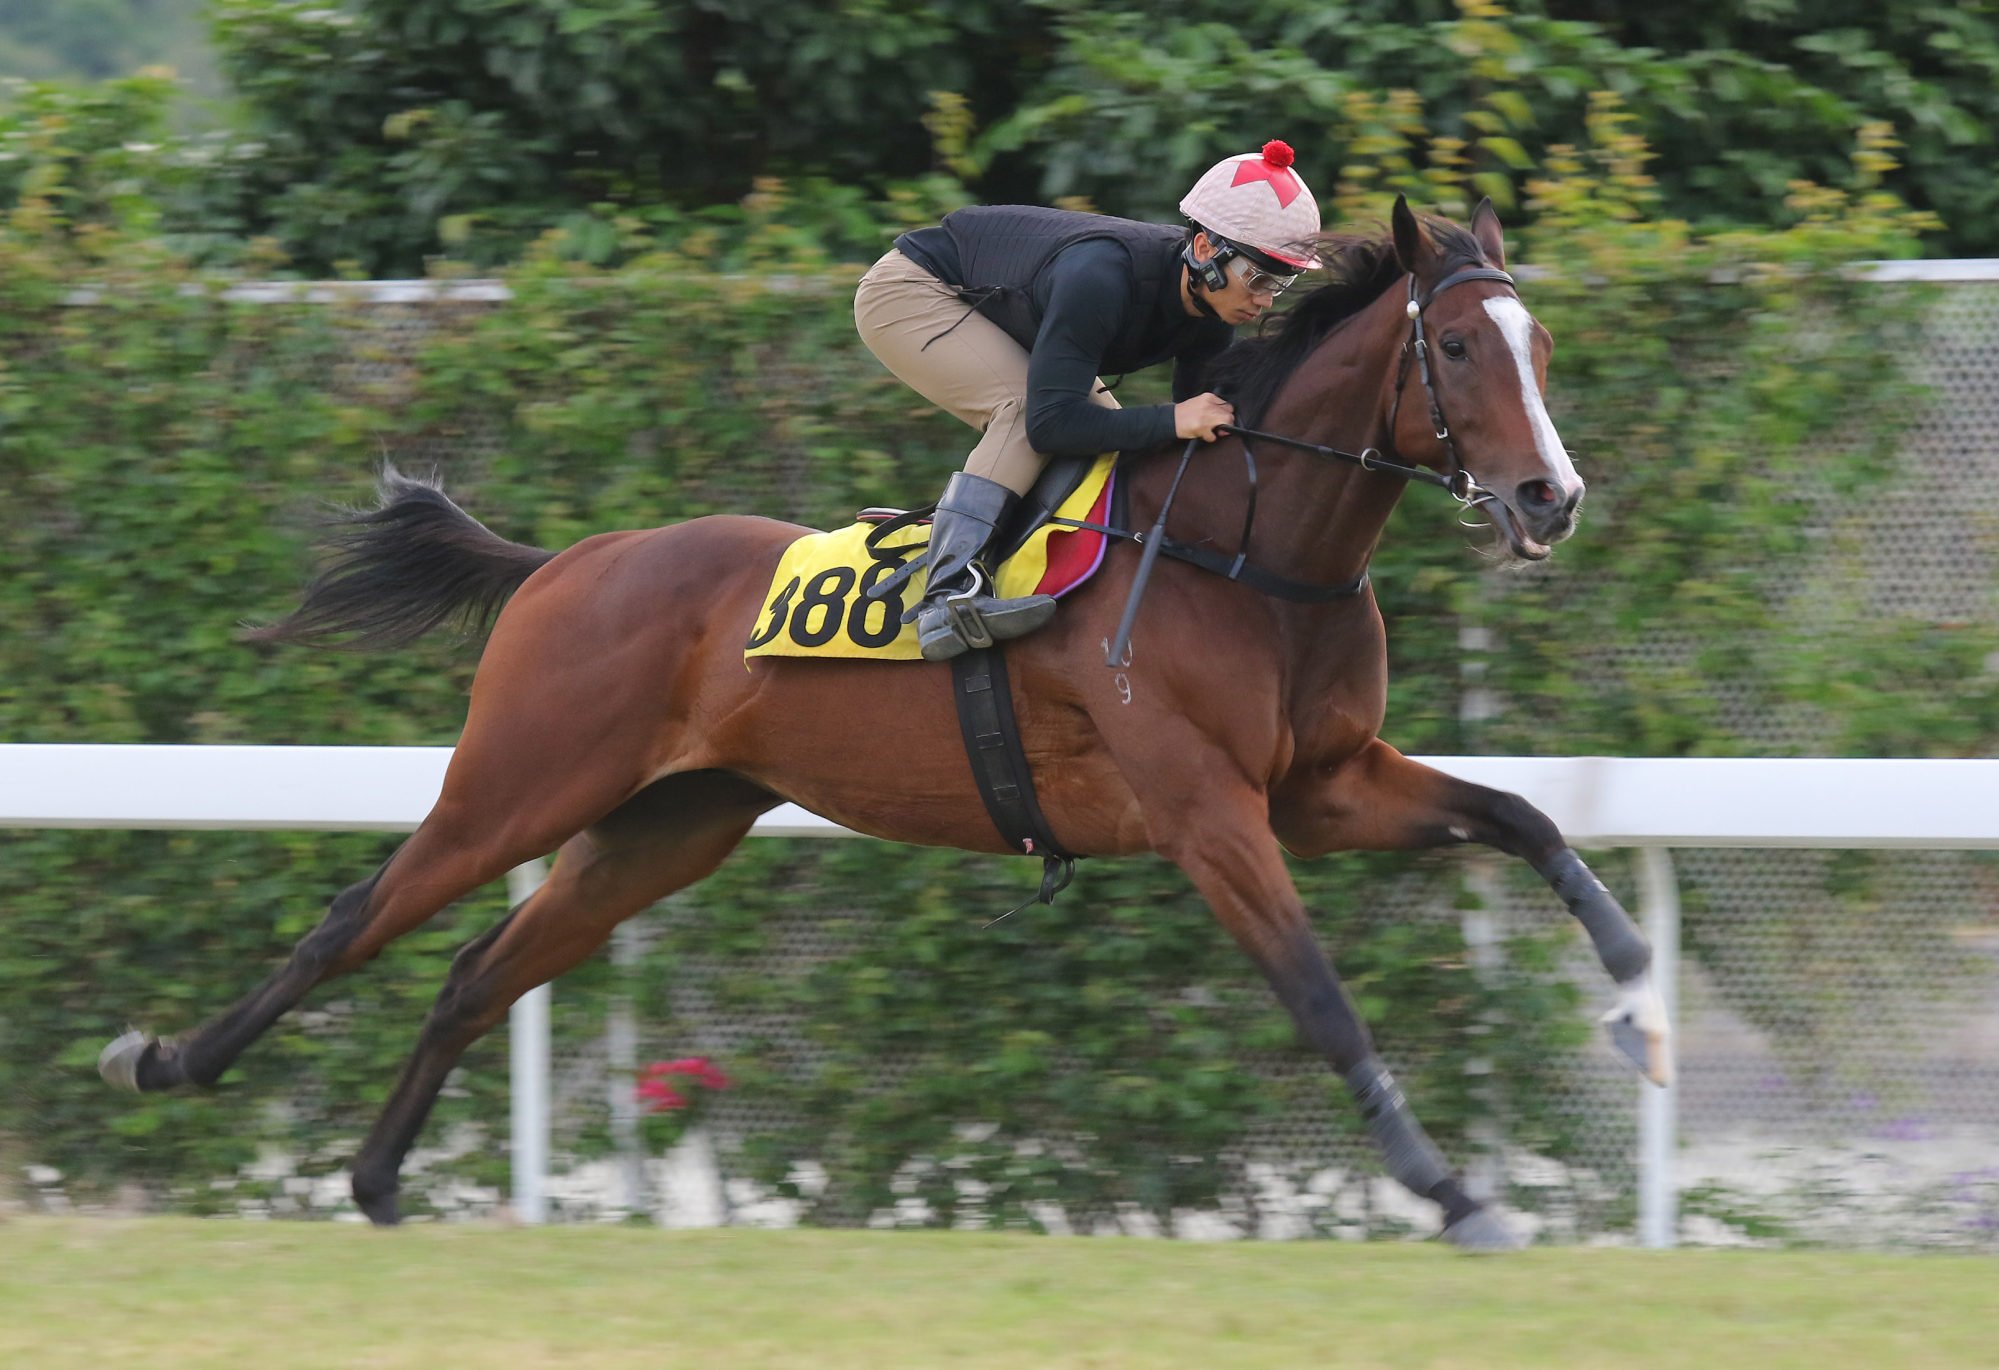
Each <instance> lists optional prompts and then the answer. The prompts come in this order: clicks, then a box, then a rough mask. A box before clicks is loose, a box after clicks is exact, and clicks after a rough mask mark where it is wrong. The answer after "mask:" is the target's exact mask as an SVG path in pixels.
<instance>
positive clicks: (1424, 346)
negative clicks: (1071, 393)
mask: <svg viewBox="0 0 1999 1370" xmlns="http://www.w3.org/2000/svg"><path fill="white" fill-rule="evenodd" d="M1469 281H1498V282H1501V283H1502V284H1504V285H1507V286H1511V287H1514V288H1515V289H1517V288H1518V287H1517V286H1516V285H1515V282H1514V280H1513V277H1511V276H1509V275H1508V274H1507V273H1506V272H1504V271H1501V270H1499V269H1498V268H1497V267H1490V266H1467V267H1461V268H1459V269H1458V270H1456V271H1454V272H1452V273H1451V274H1450V275H1448V276H1446V277H1444V279H1443V280H1441V281H1439V282H1437V284H1436V286H1435V287H1434V288H1433V289H1431V290H1430V291H1429V293H1428V294H1425V295H1422V296H1420V297H1419V296H1418V294H1417V291H1416V276H1415V273H1413V272H1412V273H1410V276H1409V304H1408V307H1407V312H1408V315H1409V338H1408V340H1407V341H1406V342H1404V343H1403V344H1402V360H1401V362H1400V363H1399V364H1398V365H1397V367H1396V372H1395V398H1394V400H1393V401H1392V402H1391V403H1390V405H1389V409H1388V442H1389V445H1390V446H1391V447H1392V446H1393V445H1394V443H1395V419H1396V416H1397V415H1398V414H1399V413H1400V412H1401V409H1402V391H1403V389H1404V387H1405V386H1406V385H1407V384H1408V380H1409V360H1410V358H1411V357H1412V356H1413V357H1414V358H1415V359H1416V367H1417V374H1418V375H1419V376H1420V377H1421V378H1422V381H1423V393H1424V394H1425V396H1427V397H1428V399H1429V401H1430V428H1431V431H1432V432H1434V433H1435V434H1436V435H1437V441H1439V442H1441V443H1443V444H1444V451H1445V452H1446V453H1448V454H1449V456H1450V459H1451V469H1450V471H1449V472H1448V473H1444V474H1440V473H1438V472H1436V471H1432V470H1430V469H1428V468H1427V467H1422V466H1414V465H1410V464H1408V463H1406V462H1397V461H1390V460H1389V459H1388V458H1387V457H1386V456H1385V455H1383V453H1382V451H1381V449H1380V448H1378V447H1367V448H1363V449H1361V450H1360V451H1358V452H1348V451H1345V450H1344V449H1342V448H1338V447H1328V446H1326V445H1325V444H1324V443H1317V442H1306V441H1304V440H1303V439H1301V438H1293V437H1287V436H1286V435H1284V434H1282V433H1266V432H1263V431H1261V430H1260V429H1255V428H1241V427H1238V426H1236V425H1235V424H1221V425H1218V426H1217V427H1216V429H1215V431H1216V432H1217V433H1226V434H1228V435H1230V436H1231V437H1235V438H1239V439H1241V440H1242V455H1243V460H1244V462H1245V463H1246V464H1247V467H1248V472H1247V477H1246V479H1247V481H1248V488H1249V502H1248V508H1247V509H1246V510H1245V512H1244V516H1243V525H1242V538H1241V540H1240V541H1239V542H1238V543H1237V546H1238V548H1239V550H1238V551H1237V553H1236V555H1235V556H1234V557H1225V556H1222V555H1221V554H1219V553H1216V552H1209V551H1206V550H1205V549H1203V548H1199V547H1195V546H1193V545H1191V544H1189V543H1184V542H1179V541H1176V540H1175V539H1173V538H1169V537H1167V536H1166V516H1167V514H1168V513H1169V512H1170V511H1171V510H1172V507H1173V500H1174V498H1175V496H1177V495H1178V494H1179V493H1180V478H1181V477H1182V476H1184V475H1186V474H1187V464H1188V462H1189V461H1190V460H1192V458H1193V456H1194V452H1195V450H1196V449H1197V448H1199V447H1200V446H1201V439H1199V438H1190V439H1188V441H1187V448H1186V450H1185V451H1184V452H1182V453H1181V454H1180V468H1179V470H1177V471H1176V472H1174V475H1173V484H1172V485H1171V486H1170V487H1169V488H1168V489H1167V492H1166V498H1165V500H1164V501H1162V502H1161V504H1160V506H1159V517H1158V518H1156V519H1154V520H1153V524H1152V530H1151V532H1149V533H1144V534H1141V533H1138V532H1136V531H1133V530H1130V529H1125V528H1112V527H1106V526H1104V525H1102V524H1095V523H1087V522H1083V521H1081V520H1076V519H1064V518H1056V519H1051V520H1050V522H1053V523H1059V524H1062V525H1063V526H1065V527H1070V528H1084V529H1089V530H1091V531H1093V532H1098V533H1104V534H1108V535H1109V536H1112V537H1118V538H1125V539H1128V540H1129V541H1132V542H1135V543H1137V544H1139V545H1140V546H1141V547H1143V548H1144V549H1145V553H1144V555H1143V556H1142V557H1141V558H1140V559H1139V563H1138V572H1137V574H1136V575H1134V576H1133V577H1132V581H1131V593H1130V595H1129V596H1128V597H1127V598H1126V600H1125V606H1124V615H1123V617H1122V618H1121V619H1119V621H1118V630H1117V636H1116V637H1115V638H1113V639H1112V640H1111V641H1110V642H1109V643H1107V644H1106V645H1105V648H1104V664H1105V665H1106V666H1109V667H1113V668H1115V667H1117V666H1118V665H1120V664H1121V663H1122V662H1123V659H1124V655H1125V648H1126V647H1127V646H1128V645H1129V644H1130V641H1131V629H1132V625H1133V623H1134V622H1135V621H1136V620H1137V618H1138V604H1139V600H1140V599H1141V598H1142V597H1143V596H1144V594H1145V587H1146V584H1147V582H1149V581H1150V580H1151V578H1152V567H1153V564H1154V563H1155V562H1156V561H1158V559H1159V557H1160V556H1161V554H1164V555H1166V556H1170V557H1173V558H1174V559H1175V560H1177V561H1185V562H1189V563H1191V564H1192V565H1195V566H1198V567H1200V568H1201V569H1203V570H1206V571H1212V572H1214V573H1215V574H1217V575H1220V576H1222V577H1223V578H1224V579H1227V580H1234V581H1240V582H1242V583H1244V584H1246V585H1249V586H1251V587H1252V588H1255V589H1258V590H1262V591H1263V592H1264V593H1265V594H1269V595H1274V596H1276V597H1277V598H1279V599H1290V600H1298V601H1302V602H1306V603H1324V602H1326V601H1329V600H1334V599H1345V598H1348V597H1350V596H1352V595H1357V594H1359V593H1360V592H1361V591H1362V590H1363V589H1365V588H1366V587H1367V572H1366V571H1362V572H1361V573H1360V574H1359V575H1358V576H1356V577H1355V578H1354V579H1353V580H1351V581H1348V582H1346V583H1344V584H1341V585H1309V584H1306V583H1305V582H1303V581H1295V580H1291V579H1289V578H1287V577H1284V576H1279V575H1274V574H1272V573H1271V572H1269V571H1265V570H1262V569H1260V568H1258V567H1255V566H1251V565H1250V564H1249V539H1250V534H1251V532H1253V531H1254V528H1255V523H1256V488H1257V480H1256V453H1255V452H1254V451H1253V450H1252V449H1251V447H1250V445H1249V440H1250V439H1251V438H1255V439H1257V440H1258V441H1261V442H1274V443H1277V444H1279V445H1280V446H1284V447H1290V448H1293V449H1295V450H1297V451H1300V452H1308V453H1310V454H1311V455H1313V456H1316V457H1329V458H1331V459H1333V460H1335V461H1345V462H1351V463H1352V464H1354V465H1355V466H1358V467H1360V469H1361V470H1363V471H1380V472H1383V473H1384V474H1387V475H1391V476H1401V477H1402V478H1403V479H1404V480H1411V481H1420V482H1422V483H1423V484H1425V485H1434V486H1437V487H1438V488H1440V489H1442V490H1443V491H1445V492H1446V493H1447V494H1449V495H1450V496H1451V497H1452V498H1453V499H1455V500H1457V501H1458V503H1459V504H1461V505H1463V506H1465V507H1466V508H1472V507H1475V506H1477V505H1480V504H1485V503H1488V502H1490V501H1492V500H1494V499H1497V498H1498V496H1496V495H1495V494H1493V492H1492V491H1490V490H1488V489H1486V488H1485V487H1484V486H1483V485H1480V484H1479V483H1478V479H1477V478H1476V477H1475V476H1473V475H1472V473H1471V472H1469V471H1467V470H1466V469H1465V465H1464V462H1463V460H1462V459H1461V458H1460V457H1459V456H1458V445H1457V441H1456V440H1455V439H1454V438H1452V436H1451V426H1450V424H1449V423H1448V422H1447V421H1446V420H1445V418H1444V404H1443V400H1442V399H1441V398H1440V397H1439V396H1438V394H1437V384H1436V380H1435V378H1433V377H1432V376H1431V374H1430V343H1429V339H1428V338H1427V337H1425V336H1424V332H1423V311H1424V310H1425V309H1427V308H1428V307H1429V306H1430V303H1431V301H1433V300H1435V299H1436V298H1437V296H1439V295H1441V294H1443V293H1444V292H1445V291H1446V290H1449V289H1450V288H1451V287H1452V286H1454V285H1463V284H1465V283H1467V282H1469Z"/></svg>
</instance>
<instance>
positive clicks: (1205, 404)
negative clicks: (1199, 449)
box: [1173, 390, 1235, 442]
mask: <svg viewBox="0 0 1999 1370" xmlns="http://www.w3.org/2000/svg"><path fill="white" fill-rule="evenodd" d="M1234 422H1235V406H1234V405H1232V404H1230V403H1229V402H1228V401H1227V400H1225V399H1223V398H1222V397H1221V396H1220V395H1217V394H1215V393H1214V392H1213V391H1212V390H1211V391H1209V392H1208V393H1206V394H1204V395H1196V396H1194V398H1192V399H1190V400H1182V401H1180V403H1178V404H1176V405H1174V406H1173V431H1174V432H1175V433H1177V434H1178V435H1179V436H1181V437H1183V438H1199V439H1200V440H1201V441H1202V442H1213V441H1214V440H1215V437H1216V434H1215V426H1216V425H1217V424H1224V423H1234Z"/></svg>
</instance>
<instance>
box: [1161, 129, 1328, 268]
mask: <svg viewBox="0 0 1999 1370" xmlns="http://www.w3.org/2000/svg"><path fill="white" fill-rule="evenodd" d="M1292 157H1293V154H1292V151H1291V145H1290V144H1289V143H1281V142H1277V141H1276V140H1274V139H1273V140H1272V141H1270V142H1268V143H1265V144H1264V145H1263V151H1261V152H1246V153H1244V154H1243V155H1242V156H1240V157H1226V158H1223V159H1222V160H1221V161H1219V162H1216V163H1215V164H1214V165H1213V166H1211V167H1209V168H1208V170H1207V172H1206V174H1204V175H1203V176H1202V177H1201V179H1200V180H1198V181H1196V182H1194V188H1193V189H1192V190H1190V191H1188V192H1187V198H1185V199H1184V200H1182V201H1180V212H1181V213H1182V214H1184V215H1186V216H1187V218H1188V219H1190V220H1191V221H1192V222H1193V223H1194V225H1195V226H1196V227H1198V228H1202V229H1205V230H1206V231H1207V233H1208V236H1209V237H1210V238H1218V239H1221V240H1222V241H1221V242H1220V243H1218V244H1217V246H1218V247H1221V248H1222V249H1224V251H1225V252H1226V249H1228V248H1231V247H1232V248H1234V249H1236V251H1238V252H1240V253H1241V254H1242V255H1243V256H1245V257H1247V258H1249V259H1250V261H1251V262H1252V263H1254V264H1255V265H1257V266H1259V267H1261V268H1263V269H1264V270H1265V271H1268V272H1271V273H1273V274H1278V275H1286V274H1288V275H1296V274H1297V273H1298V272H1300V271H1303V270H1306V269H1307V268H1310V267H1315V266H1319V265H1321V263H1320V261H1319V258H1318V256H1317V254H1316V253H1315V252H1314V251H1313V247H1312V239H1313V237H1314V236H1315V235H1317V233H1318V231H1319V202H1318V200H1316V199H1314V198H1313V196H1312V192H1311V191H1310V190H1308V189H1307V188H1306V186H1305V179H1304V177H1302V176H1300V175H1299V174H1298V173H1297V172H1296V171H1294V170H1293V169H1292V167H1291V162H1292ZM1227 255H1234V254H1233V253H1229V254H1227Z"/></svg>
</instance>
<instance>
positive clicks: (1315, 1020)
mask: <svg viewBox="0 0 1999 1370" xmlns="http://www.w3.org/2000/svg"><path fill="white" fill-rule="evenodd" d="M1265 815H1266V809H1265V806H1264V804H1263V802H1262V797H1261V796H1257V795H1249V794H1243V795H1239V796H1236V802H1226V801H1223V800H1221V799H1220V797H1218V796H1215V795H1212V794H1208V795H1204V796H1203V800H1202V802H1201V803H1200V804H1199V805H1195V806H1189V808H1188V810H1187V812H1186V813H1184V814H1183V815H1182V816H1181V817H1182V820H1183V821H1175V822H1171V823H1158V822H1154V827H1155V833H1156V837H1155V845H1156V846H1157V848H1158V850H1159V851H1160V853H1161V854H1162V855H1164V856H1166V857H1167V858H1168V859H1169V860H1171V861H1172V862H1173V863H1174V864H1175V865H1177V866H1179V867H1180V868H1181V869H1182V870H1184V871H1186V872H1187V874H1188V876H1190V877H1191V878H1192V879H1193V881H1194V884H1195V885H1196V886H1197V887H1198V888H1199V889H1200V891H1201V893H1202V895H1204V896H1205V897H1206V898H1207V901H1208V903H1209V905H1210V907H1212V908H1213V909H1214V911H1215V916H1216V917H1217V918H1218V919H1220V921H1221V923H1222V926H1223V927H1225V928H1227V929H1228V931H1229V934H1230V935H1231V936H1232V937H1234V938H1235V940H1236V942H1237V944H1238V945H1239V946H1241V947H1242V949H1243V950H1244V951H1246V952H1248V953H1249V956H1250V959H1251V960H1253V961H1255V962H1256V964H1257V967H1258V968H1259V969H1261V970H1262V971H1263V973H1264V975H1265V977H1266V978H1267V979H1268V980H1269V981H1270V983H1271V986H1272V988H1274V989H1275V990H1276V991H1277V997H1278V999H1279V1000H1280V1001H1282V1003H1283V1004H1284V1006H1285V1007H1286V1008H1287V1009H1289V1010H1290V1012H1291V1016H1292V1018H1293V1019H1294V1020H1295V1021H1296V1022H1297V1024H1298V1028H1299V1030H1300V1032H1301V1033H1302V1034H1303V1035H1304V1037H1305V1040H1306V1042H1308V1043H1309V1044H1310V1045H1311V1046H1312V1047H1313V1048H1314V1049H1315V1050H1317V1051H1318V1052H1319V1053H1320V1054H1321V1055H1323V1056H1324V1057H1325V1058H1326V1059H1327V1060H1328V1061H1330V1062H1331V1063H1332V1065H1333V1068H1334V1069H1336V1070H1338V1071H1339V1072H1340V1074H1341V1076H1342V1077H1343V1078H1344V1079H1345V1080H1346V1082H1347V1087H1348V1088H1349V1089H1350V1090H1352V1091H1353V1095H1354V1098H1355V1100H1356V1102H1358V1103H1359V1105H1360V1108H1361V1112H1362V1115H1363V1116H1364V1117H1365V1118H1366V1119H1367V1126H1368V1131H1369V1133H1370V1134H1371V1135H1372V1136H1373V1138H1374V1143H1375V1145H1376V1147H1378V1148H1379V1149H1380V1151H1381V1155H1382V1159H1383V1161H1384V1163H1385V1164H1386V1167H1387V1169H1388V1173H1389V1174H1390V1175H1392V1176H1394V1177H1395V1179H1397V1180H1398V1181H1400V1182H1401V1183H1402V1184H1403V1185H1404V1186H1405V1187H1406V1188H1408V1189H1409V1190H1410V1191H1411V1192H1412V1193H1415V1194H1417V1195H1420V1196H1421V1197H1423V1198H1426V1199H1429V1200H1431V1201H1433V1202H1435V1203H1437V1204H1439V1205H1440V1206H1441V1207H1442V1208H1443V1210H1444V1237H1445V1238H1446V1239H1447V1240H1449V1241H1450V1242H1452V1243H1454V1244H1455V1245H1457V1246H1460V1247H1463V1248H1465V1249H1467V1250H1478V1251H1500V1250H1510V1249H1512V1248H1514V1247H1517V1246H1518V1245H1519V1244H1520V1243H1519V1241H1518V1239H1517V1238H1515V1237H1514V1236H1513V1235H1512V1234H1511V1233H1510V1232H1508V1231H1507V1229H1506V1227H1505V1225H1504V1224H1503V1223H1501V1222H1500V1221H1499V1219H1498V1218H1496V1217H1494V1216H1493V1215H1492V1214H1491V1213H1490V1212H1489V1211H1487V1210H1486V1209H1485V1208H1484V1207H1483V1206H1482V1205H1480V1204H1479V1203H1478V1202H1477V1201H1475V1200H1474V1199H1472V1198H1471V1197H1470V1196H1469V1195H1467V1194H1466V1193H1465V1191H1464V1189H1463V1187H1462V1186H1461V1185H1460V1184H1459V1183H1458V1181H1457V1178H1456V1177H1455V1176H1454V1175H1453V1174H1452V1173H1451V1171H1450V1168H1449V1167H1448V1166H1447V1165H1445V1163H1444V1158H1443V1156H1442V1154H1441V1153H1440V1152H1439V1151H1438V1150H1437V1147H1436V1145H1435V1144H1434V1143H1433V1142H1432V1141H1431V1140H1430V1138H1429V1136H1428V1134H1426V1133H1425V1132H1424V1131H1423V1128H1422V1125H1421V1124H1419V1123H1418V1122H1417V1121H1416V1115H1415V1113H1414V1112H1413V1111H1412V1110H1411V1109H1410V1107H1409V1102H1408V1100H1407V1099H1405V1098H1404V1097H1403V1095H1402V1090H1401V1089H1400V1087H1398V1086H1397V1084H1396V1083H1395V1077H1394V1076H1392V1075H1390V1074H1389V1073H1388V1068H1387V1067H1386V1066H1385V1065H1383V1064H1382V1061H1381V1058H1380V1057H1379V1056H1377V1055H1375V1053H1374V1042H1373V1039H1372V1037H1371V1035H1370V1034H1369V1032H1368V1029H1367V1024H1366V1023H1364V1022H1363V1021H1361V1018H1360V1015H1359V1014H1358V1013H1356V1012H1355V1010H1354V1006H1353V1004H1352V1002H1351V1001H1350V1000H1349V999H1348V998H1347V995H1346V991H1345V990H1344V989H1343V988H1342V987H1341V985H1340V981H1339V977H1338V975H1337V974H1336V973H1335V972H1334V970H1333V966H1332V963H1331V962H1330V961H1328V960H1327V959H1326V955H1325V953H1324V952H1323V951H1321V950H1320V948H1319V943H1318V941H1317V939H1316V938H1314V937H1313V935H1312V929H1311V925H1310V924H1309V922H1308V921H1307V919H1306V916H1305V908H1304V905H1303V904H1302V903H1301V902H1300V900H1299V898H1298V891H1297V888H1296V886H1294V885H1293V884H1292V883H1291V874H1290V872H1289V871H1287V870H1286V869H1285V867H1284V854H1283V852H1282V851H1281V850H1279V848H1278V845H1277V841H1276V839H1275V838H1274V837H1273V836H1272V834H1271V832H1270V828H1269V825H1268V823H1267V821H1266V816H1265ZM1156 818H1157V814H1156V813H1150V812H1149V813H1148V820H1156Z"/></svg>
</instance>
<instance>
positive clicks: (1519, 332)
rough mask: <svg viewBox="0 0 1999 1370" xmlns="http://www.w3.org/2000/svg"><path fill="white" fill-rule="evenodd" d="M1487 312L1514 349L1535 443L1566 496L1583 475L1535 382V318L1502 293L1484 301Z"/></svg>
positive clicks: (1578, 485) (1521, 395)
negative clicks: (1571, 457) (1550, 416)
mask: <svg viewBox="0 0 1999 1370" xmlns="http://www.w3.org/2000/svg"><path fill="white" fill-rule="evenodd" d="M1485 312H1486V313H1487V314H1489V315H1491V316H1492V321H1493V322H1494V323H1496V324H1498V325H1499V331H1500V333H1501V335H1502V336H1504V337H1505V339H1506V345H1507V347H1508V348H1509V349H1511V351H1512V353H1513V363H1514V365H1515V366H1517V367H1518V368H1519V370H1520V401H1521V403H1522V404H1524V405H1526V407H1527V423H1528V426H1529V427H1531V428H1532V429H1533V430H1534V446H1535V447H1536V449H1537V450H1539V452H1540V454H1541V460H1542V461H1543V462H1545V463H1546V464H1547V467H1548V477H1547V478H1548V480H1549V481H1550V482H1552V483H1553V484H1554V485H1556V486H1557V487H1559V488H1560V490H1561V492H1562V496H1563V498H1567V497H1568V496H1569V495H1570V494H1571V493H1572V492H1574V491H1575V490H1577V489H1578V488H1580V487H1581V485H1582V478H1581V477H1580V476H1578V475H1577V474H1576V468H1575V466H1574V464H1573V463H1571V462H1570V461H1569V452H1568V449H1567V448H1565V447H1563V446H1562V439H1561V437H1560V435H1558V434H1557V433H1556V432H1555V421H1554V420H1553V419H1551V418H1549V417H1548V406H1547V405H1545V404H1543V403H1541V387H1540V386H1538V385H1536V384H1535V383H1534V320H1533V318H1532V317H1530V316H1529V315H1528V313H1527V306H1526V305H1524V304H1522V303H1520V301H1518V300H1516V299H1514V298H1513V297H1512V296H1511V295H1501V296H1497V297H1495V298H1493V299H1490V300H1487V301H1485Z"/></svg>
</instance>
